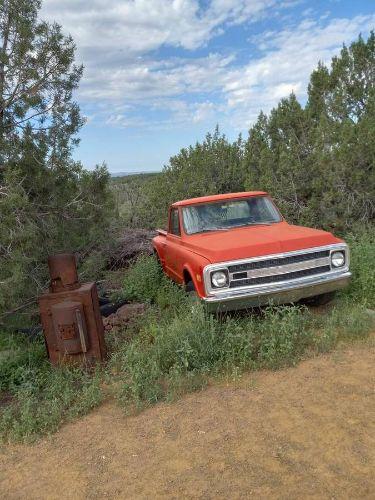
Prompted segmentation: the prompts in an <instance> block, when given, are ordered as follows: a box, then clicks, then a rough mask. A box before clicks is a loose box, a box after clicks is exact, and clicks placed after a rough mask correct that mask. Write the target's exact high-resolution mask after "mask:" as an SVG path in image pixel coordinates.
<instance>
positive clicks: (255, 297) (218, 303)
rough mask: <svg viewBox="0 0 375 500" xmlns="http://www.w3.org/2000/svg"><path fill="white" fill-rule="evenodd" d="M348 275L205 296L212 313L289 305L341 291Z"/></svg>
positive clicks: (345, 284) (204, 299)
mask: <svg viewBox="0 0 375 500" xmlns="http://www.w3.org/2000/svg"><path fill="white" fill-rule="evenodd" d="M350 277H351V273H350V272H349V271H346V272H340V273H339V272H338V273H330V274H329V275H320V276H314V277H310V278H303V279H301V280H293V281H286V282H284V283H277V284H272V285H268V286H262V287H257V288H253V289H251V290H239V289H236V290H234V289H232V290H227V291H223V292H222V293H220V294H216V295H214V296H209V297H204V298H203V301H204V303H205V304H206V306H207V309H208V310H209V311H212V312H225V311H235V310H238V309H247V308H251V307H258V306H263V305H267V304H274V305H279V304H288V303H291V302H297V301H298V300H301V299H304V298H307V297H313V296H315V295H321V294H323V293H327V292H333V291H335V290H340V289H341V288H344V287H345V286H347V285H348V284H349V280H350Z"/></svg>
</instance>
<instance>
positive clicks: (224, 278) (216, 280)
mask: <svg viewBox="0 0 375 500" xmlns="http://www.w3.org/2000/svg"><path fill="white" fill-rule="evenodd" d="M211 283H212V285H213V286H214V287H215V288H223V287H224V286H227V285H228V273H227V272H226V271H214V272H213V273H212V274H211Z"/></svg>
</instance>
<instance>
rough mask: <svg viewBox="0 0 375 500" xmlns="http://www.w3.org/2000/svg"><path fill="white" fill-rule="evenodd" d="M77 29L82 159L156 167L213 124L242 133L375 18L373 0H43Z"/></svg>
mask: <svg viewBox="0 0 375 500" xmlns="http://www.w3.org/2000/svg"><path fill="white" fill-rule="evenodd" d="M41 17H42V18H43V19H46V20H48V21H56V22H58V23H59V24H61V25H62V26H63V29H64V32H65V33H66V34H71V35H72V37H73V38H74V40H75V43H76V46H77V57H76V58H77V62H78V63H82V64H83V65H84V68H85V69H84V76H83V78H82V80H81V84H80V87H79V89H78V91H77V92H76V95H75V98H76V100H77V101H78V103H79V104H80V107H81V111H82V114H83V115H84V116H85V117H86V120H87V122H86V124H85V126H84V127H83V128H82V130H81V132H80V137H81V142H80V145H79V147H78V148H77V150H76V151H75V158H76V159H77V160H81V161H82V163H83V165H84V166H85V167H86V168H88V169H92V168H94V166H95V165H96V164H100V163H102V162H106V164H107V166H108V168H109V170H110V172H112V173H116V172H137V171H157V170H161V169H162V167H163V165H165V164H167V163H168V160H169V158H170V156H172V155H175V154H177V153H178V151H179V150H180V149H181V148H183V147H187V146H189V145H190V144H194V143H195V142H197V141H201V140H203V138H204V136H205V134H206V133H207V132H209V131H212V130H213V129H214V128H215V126H216V124H218V125H219V127H220V130H221V131H222V132H223V133H225V134H226V135H227V136H228V137H229V138H230V139H231V140H232V139H235V138H236V137H237V136H238V134H239V133H242V134H243V135H244V136H245V137H246V135H247V132H248V129H249V127H250V126H251V124H252V123H254V121H255V120H256V118H257V116H258V114H259V112H260V111H261V110H263V111H264V112H269V111H270V110H271V109H272V108H273V107H274V106H275V105H277V103H278V101H279V100H280V99H281V98H283V97H286V96H288V95H289V94H290V92H292V91H293V92H294V93H295V94H296V96H297V98H298V99H299V100H300V102H302V103H304V102H305V100H306V88H307V84H308V80H309V76H310V73H311V71H312V70H313V69H314V68H315V67H316V66H317V64H318V62H319V61H323V62H325V63H327V64H329V62H330V60H331V58H332V56H333V55H335V54H338V53H339V51H340V48H341V47H342V44H343V43H346V44H349V43H350V42H351V41H352V40H354V39H356V38H357V37H358V35H359V33H362V35H363V36H367V35H368V33H369V31H370V30H371V29H373V28H374V26H375V0H325V1H320V0H314V1H311V0H310V1H307V0H44V3H43V7H42V12H41Z"/></svg>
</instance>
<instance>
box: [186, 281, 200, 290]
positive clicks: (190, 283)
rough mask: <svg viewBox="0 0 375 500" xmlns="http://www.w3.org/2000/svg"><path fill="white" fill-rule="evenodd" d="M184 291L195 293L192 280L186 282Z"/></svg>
mask: <svg viewBox="0 0 375 500" xmlns="http://www.w3.org/2000/svg"><path fill="white" fill-rule="evenodd" d="M185 292H187V293H191V292H194V293H197V292H196V290H195V286H194V283H193V282H192V281H189V282H188V283H186V285H185Z"/></svg>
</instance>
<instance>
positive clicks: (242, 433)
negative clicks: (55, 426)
mask: <svg viewBox="0 0 375 500" xmlns="http://www.w3.org/2000/svg"><path fill="white" fill-rule="evenodd" d="M0 497H1V498H5V499H26V498H27V499H41V498H50V499H99V498H100V499H101V498H145V499H146V498H147V499H150V498H202V499H210V498H222V499H224V498H225V499H227V498H231V499H236V498H249V497H254V498H267V499H269V498H282V499H283V498H285V499H291V498H296V499H297V498H298V499H300V498H304V499H305V498H319V499H320V498H327V499H328V498H329V499H346V498H348V499H349V498H350V499H354V498H361V499H374V498H375V343H374V338H372V340H371V341H369V342H368V343H367V344H355V345H351V346H349V347H348V346H347V347H345V348H342V349H340V350H338V351H335V352H334V353H332V354H330V355H327V356H321V357H318V358H315V359H310V360H308V361H305V362H303V363H301V364H299V365H298V366H297V367H294V368H290V369H286V370H282V371H278V372H258V373H253V374H250V375H246V376H244V377H243V378H242V379H240V380H239V381H238V382H236V383H233V382H231V383H228V384H227V383H224V382H223V383H222V384H216V385H214V386H212V387H210V388H208V389H206V390H204V391H202V392H200V393H196V394H191V395H189V396H186V397H184V398H183V399H181V400H180V401H178V402H176V403H173V404H160V405H158V406H155V407H153V408H150V409H148V410H146V411H144V412H143V413H141V414H139V415H137V416H132V417H126V416H124V414H123V412H122V411H121V409H120V408H118V407H117V406H116V405H115V404H114V403H113V402H107V403H106V404H104V405H103V406H101V407H100V408H99V409H98V410H96V411H94V412H92V413H91V414H90V415H88V416H86V417H85V418H82V419H81V420H79V421H76V422H74V423H71V424H68V425H65V426H64V427H63V428H62V430H61V431H60V432H58V433H57V434H55V435H53V436H51V437H49V438H45V439H43V440H42V441H39V442H38V443H37V444H35V445H33V446H25V445H18V446H9V447H6V448H5V449H3V450H2V451H1V452H0Z"/></svg>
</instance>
